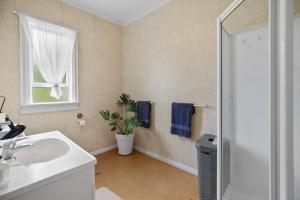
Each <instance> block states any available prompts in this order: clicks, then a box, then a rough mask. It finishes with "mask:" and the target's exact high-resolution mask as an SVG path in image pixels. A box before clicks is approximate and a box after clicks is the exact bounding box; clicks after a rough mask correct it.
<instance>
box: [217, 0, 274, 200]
mask: <svg viewBox="0 0 300 200" xmlns="http://www.w3.org/2000/svg"><path fill="white" fill-rule="evenodd" d="M268 3H269V1H268V0H245V1H244V2H243V3H241V4H240V5H239V6H238V7H237V8H236V9H235V10H234V11H233V12H231V14H230V15H228V16H227V17H226V19H224V20H223V22H222V26H221V31H220V32H221V45H222V48H221V73H220V75H221V80H222V81H221V85H222V87H221V90H222V91H221V130H220V131H221V136H222V138H221V141H222V145H221V152H222V163H221V168H222V176H221V179H222V181H221V182H222V188H221V189H220V190H221V194H222V199H223V200H241V199H242V200H253V199H255V200H268V199H269V159H270V158H269V157H270V154H269V152H270V132H271V127H270V120H271V116H270V101H271V97H270V94H271V92H270V88H271V87H270V82H271V81H270V73H271V72H270V64H269V57H270V56H269V24H268V22H269V20H268V16H269V14H268V13H269V11H268V7H269V4H268Z"/></svg>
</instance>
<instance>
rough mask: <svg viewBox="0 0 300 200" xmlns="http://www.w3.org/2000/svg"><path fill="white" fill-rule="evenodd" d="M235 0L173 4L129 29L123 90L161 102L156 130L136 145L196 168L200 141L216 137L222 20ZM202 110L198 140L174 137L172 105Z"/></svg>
mask: <svg viewBox="0 0 300 200" xmlns="http://www.w3.org/2000/svg"><path fill="white" fill-rule="evenodd" d="M228 3H230V0H209V1H207V0H173V1H171V3H169V4H167V5H165V6H163V7H162V8H160V9H159V10H157V11H155V12H153V13H151V14H150V15H148V16H146V17H144V18H142V19H140V20H138V21H136V22H134V23H132V24H130V25H129V26H127V27H125V28H124V29H123V87H124V90H125V91H126V92H128V93H129V94H131V95H132V96H133V97H134V98H136V99H137V100H150V101H153V102H155V103H156V104H155V106H154V111H153V116H152V118H153V123H152V127H151V128H150V129H149V130H147V129H142V128H140V129H138V130H137V131H136V132H137V135H136V141H135V142H136V144H137V145H138V146H140V147H142V148H145V149H147V150H150V151H152V152H155V153H159V154H161V155H163V156H166V157H168V158H170V159H173V160H176V161H178V162H181V163H183V164H186V165H188V166H191V167H193V168H196V149H195V144H194V142H195V139H196V138H199V137H200V135H201V134H203V133H212V134H216V125H217V123H216V88H217V86H216V81H217V78H216V74H217V73H216V61H217V57H216V19H217V17H218V15H219V14H220V13H221V11H222V10H223V8H225V7H226V6H227V5H228ZM175 101H177V102H191V103H195V104H208V105H210V107H209V108H207V109H201V108H197V109H196V114H195V115H194V117H193V118H194V119H193V120H194V121H193V133H192V135H193V136H192V140H187V139H182V138H180V137H178V136H174V135H171V134H170V121H171V103H172V102H175Z"/></svg>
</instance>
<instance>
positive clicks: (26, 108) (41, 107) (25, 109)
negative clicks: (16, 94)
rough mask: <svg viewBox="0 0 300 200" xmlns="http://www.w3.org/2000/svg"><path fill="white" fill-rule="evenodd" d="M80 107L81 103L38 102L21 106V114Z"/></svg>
mask: <svg viewBox="0 0 300 200" xmlns="http://www.w3.org/2000/svg"><path fill="white" fill-rule="evenodd" d="M77 109H79V103H77V102H75V103H68V102H66V103H49V104H48V103H36V104H28V105H22V106H21V109H20V110H21V114H31V113H43V112H56V111H66V110H77Z"/></svg>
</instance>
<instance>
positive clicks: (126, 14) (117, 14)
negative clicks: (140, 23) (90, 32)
mask: <svg viewBox="0 0 300 200" xmlns="http://www.w3.org/2000/svg"><path fill="white" fill-rule="evenodd" d="M170 1H171V0H64V2H66V3H67V4H70V5H72V6H75V7H77V8H80V9H83V10H85V11H88V12H90V13H92V14H94V15H97V16H99V17H103V18H105V19H107V20H109V21H112V22H114V23H116V24H119V25H122V26H126V25H128V24H130V23H131V22H133V21H135V20H137V19H139V18H141V17H143V16H145V15H147V14H149V13H150V12H152V11H154V10H156V9H158V8H159V7H161V6H162V5H164V4H166V3H168V2H170Z"/></svg>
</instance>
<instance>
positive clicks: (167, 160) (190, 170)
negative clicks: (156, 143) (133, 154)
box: [134, 146, 198, 176]
mask: <svg viewBox="0 0 300 200" xmlns="http://www.w3.org/2000/svg"><path fill="white" fill-rule="evenodd" d="M134 149H135V150H137V151H138V152H140V153H143V154H145V155H147V156H150V157H152V158H155V159H157V160H160V161H162V162H164V163H167V164H169V165H172V166H173V167H176V168H178V169H181V170H183V171H186V172H188V173H190V174H193V175H195V176H198V170H196V169H194V168H192V167H189V166H187V165H184V164H182V163H179V162H177V161H175V160H171V159H170V158H167V157H164V156H162V155H159V154H157V153H154V152H152V151H148V150H146V149H143V148H141V147H138V146H134Z"/></svg>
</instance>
